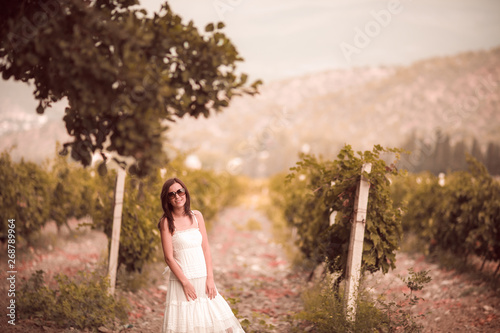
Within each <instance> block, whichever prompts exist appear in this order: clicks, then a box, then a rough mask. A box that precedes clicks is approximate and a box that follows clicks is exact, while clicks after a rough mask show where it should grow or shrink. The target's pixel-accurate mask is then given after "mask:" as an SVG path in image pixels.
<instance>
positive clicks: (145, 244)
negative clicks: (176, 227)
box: [0, 152, 240, 271]
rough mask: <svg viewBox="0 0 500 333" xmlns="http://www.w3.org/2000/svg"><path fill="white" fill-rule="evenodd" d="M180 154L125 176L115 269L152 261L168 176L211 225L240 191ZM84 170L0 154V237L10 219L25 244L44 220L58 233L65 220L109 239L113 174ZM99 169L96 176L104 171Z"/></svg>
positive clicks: (63, 162)
mask: <svg viewBox="0 0 500 333" xmlns="http://www.w3.org/2000/svg"><path fill="white" fill-rule="evenodd" d="M184 160H185V156H183V155H178V156H177V157H176V158H175V159H174V160H172V161H171V162H170V163H168V165H166V167H165V169H163V170H157V171H156V172H153V173H151V174H149V175H147V176H145V177H143V178H138V177H136V176H131V175H127V177H126V184H125V193H124V204H123V213H122V227H121V228H122V229H121V236H120V253H119V264H123V265H125V266H126V268H127V270H128V271H140V270H141V268H142V267H143V266H144V264H145V263H146V262H148V261H151V260H152V259H153V258H154V253H155V251H156V249H157V247H158V246H159V244H160V240H159V232H158V229H157V223H158V220H159V218H160V216H161V215H162V213H163V211H162V209H161V203H160V199H159V197H160V192H161V187H162V185H163V183H164V181H165V180H166V179H167V178H170V177H178V178H181V179H182V180H183V181H184V182H185V183H186V185H187V186H188V187H189V189H190V192H191V193H192V208H193V209H198V210H200V211H201V212H202V213H203V214H204V216H205V220H206V221H207V226H208V227H210V223H211V220H212V219H213V218H214V216H215V215H216V213H217V212H218V211H219V210H220V209H221V208H222V207H224V206H225V205H228V204H229V203H230V202H231V201H232V200H234V199H235V198H236V197H237V195H238V193H239V192H240V187H239V185H238V184H239V181H238V179H237V178H236V177H235V176H232V175H230V174H229V173H216V172H214V171H207V170H193V169H188V168H187V167H185V166H184ZM98 169H99V167H98V168H82V167H80V166H79V165H77V164H75V163H72V162H71V161H69V160H68V158H66V157H62V156H56V157H55V158H54V159H52V160H51V161H47V162H46V163H44V164H43V165H38V164H35V163H32V162H25V161H21V162H13V161H12V160H11V158H10V155H9V153H8V152H3V153H2V154H1V155H0V211H2V213H3V214H4V215H3V216H4V219H3V220H2V221H1V223H0V234H1V235H3V236H5V235H7V227H8V226H7V223H8V219H15V220H16V233H17V235H16V238H17V240H18V241H19V242H21V244H22V243H23V242H24V243H29V242H30V241H31V240H32V239H33V237H34V236H35V235H36V234H37V233H38V232H39V231H40V230H41V228H42V227H43V226H44V225H45V224H46V223H47V222H48V221H55V222H56V224H57V226H58V228H60V227H61V226H63V225H65V224H67V221H68V219H70V218H77V219H81V218H83V217H86V216H88V217H90V218H91V219H92V222H91V226H92V227H93V228H96V229H99V230H103V231H104V232H105V233H106V235H107V236H108V238H110V237H111V232H112V223H113V204H114V202H113V200H114V191H115V182H116V172H115V171H114V170H109V171H107V172H98ZM102 170H103V169H102V168H101V169H100V170H99V171H102Z"/></svg>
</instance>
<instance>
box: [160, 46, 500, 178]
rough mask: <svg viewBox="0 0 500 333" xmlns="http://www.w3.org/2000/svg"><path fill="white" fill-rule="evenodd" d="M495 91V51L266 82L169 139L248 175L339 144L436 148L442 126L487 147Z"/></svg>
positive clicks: (498, 53) (493, 132) (499, 120)
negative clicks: (417, 142)
mask: <svg viewBox="0 0 500 333" xmlns="http://www.w3.org/2000/svg"><path fill="white" fill-rule="evenodd" d="M499 85H500V48H497V49H494V50H490V51H484V52H469V53H465V54H459V55H456V56H453V57H446V58H433V59H428V60H424V61H420V62H418V63H415V64H413V65H412V66H409V67H399V68H398V67H389V68H387V67H384V68H358V69H354V70H350V71H344V70H333V71H328V72H324V73H318V74H314V75H308V76H305V77H299V78H293V79H289V80H284V81H280V82H274V83H271V84H268V85H266V86H264V87H263V88H262V94H261V95H259V96H258V97H257V98H251V97H246V96H245V97H242V98H240V99H238V100H236V101H234V103H232V104H231V106H230V108H229V109H228V110H226V111H225V112H224V113H223V114H221V115H218V116H217V117H212V118H209V119H202V120H200V119H198V120H194V119H185V120H182V121H180V122H179V123H178V124H177V125H176V126H173V127H172V131H171V132H170V133H169V137H170V138H172V139H171V140H172V144H173V145H174V146H175V147H179V148H182V149H184V150H185V149H196V150H197V152H196V153H197V154H198V155H199V156H200V158H201V160H202V161H203V162H204V163H205V164H206V165H207V164H208V165H209V166H216V167H224V165H225V163H227V162H229V161H231V160H232V159H233V160H235V161H236V162H238V163H242V170H243V171H244V173H246V174H250V175H253V176H258V175H267V174H272V173H274V172H277V171H280V170H283V169H285V168H287V167H289V166H291V165H293V164H294V163H295V161H296V160H297V153H298V152H299V151H301V150H305V151H310V152H312V153H316V154H322V155H324V156H325V157H328V158H330V157H333V156H335V155H336V154H337V152H338V149H339V148H340V147H341V146H342V145H343V144H344V143H348V144H351V145H352V146H353V147H354V148H355V149H357V150H358V149H371V147H372V146H373V145H374V144H382V145H386V146H396V147H400V146H401V145H403V143H404V142H405V141H406V140H407V139H408V138H409V137H410V135H412V134H413V135H415V136H417V137H420V139H421V140H424V141H427V142H429V143H432V142H433V141H435V140H436V138H435V132H436V130H438V129H439V130H441V132H442V133H444V134H449V135H450V138H451V141H452V142H455V141H457V140H460V139H465V140H466V142H471V141H472V138H473V137H477V139H478V140H479V142H480V143H482V144H483V145H486V142H488V141H494V142H500V131H499V129H500V112H499V111H500V110H499V107H500V103H499V100H500V86H499ZM484 148H485V147H484Z"/></svg>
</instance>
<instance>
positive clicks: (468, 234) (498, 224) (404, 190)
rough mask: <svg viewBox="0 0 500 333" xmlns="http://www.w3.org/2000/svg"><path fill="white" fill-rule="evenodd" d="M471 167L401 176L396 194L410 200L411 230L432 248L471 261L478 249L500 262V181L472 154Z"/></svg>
mask: <svg viewBox="0 0 500 333" xmlns="http://www.w3.org/2000/svg"><path fill="white" fill-rule="evenodd" d="M467 162H468V165H469V171H457V172H453V173H450V174H448V175H446V176H444V175H442V176H441V178H440V177H436V176H434V175H432V174H430V173H420V174H415V175H409V176H408V177H406V178H404V179H396V180H395V181H394V184H393V186H392V195H393V198H394V200H395V201H396V202H398V203H400V204H401V205H407V207H408V208H407V212H406V214H405V215H404V218H403V229H404V230H405V233H407V234H412V235H416V236H417V239H418V242H419V244H420V245H421V248H422V249H423V251H424V252H425V253H427V254H429V253H432V252H435V251H437V250H441V251H445V252H450V253H453V254H454V256H456V257H459V258H463V259H464V260H465V261H466V260H467V258H468V257H469V255H476V256H478V257H480V258H481V259H482V260H483V265H484V263H485V262H486V261H492V262H497V263H498V265H497V268H496V271H495V274H497V273H498V271H499V268H500V182H498V180H495V179H494V178H493V177H492V176H491V175H490V174H489V173H488V171H487V169H486V168H485V166H484V165H483V164H481V163H480V162H478V161H477V160H475V159H474V158H472V157H470V156H469V157H468V159H467Z"/></svg>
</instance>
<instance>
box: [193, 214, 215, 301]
mask: <svg viewBox="0 0 500 333" xmlns="http://www.w3.org/2000/svg"><path fill="white" fill-rule="evenodd" d="M194 214H195V215H196V219H197V220H198V227H199V228H200V232H201V237H202V241H201V247H202V249H203V255H204V256H205V263H206V265H207V286H206V288H205V289H206V290H205V292H206V293H207V296H208V298H210V299H212V298H214V297H215V296H216V295H217V290H216V289H215V281H214V271H213V267H212V255H211V254H210V245H209V244H208V237H207V228H206V227H205V220H204V219H203V215H201V213H200V212H199V211H194Z"/></svg>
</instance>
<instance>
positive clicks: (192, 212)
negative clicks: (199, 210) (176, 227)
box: [191, 211, 199, 228]
mask: <svg viewBox="0 0 500 333" xmlns="http://www.w3.org/2000/svg"><path fill="white" fill-rule="evenodd" d="M191 214H193V217H194V221H195V222H196V228H198V227H199V225H198V220H197V219H196V215H195V213H194V211H191Z"/></svg>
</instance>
